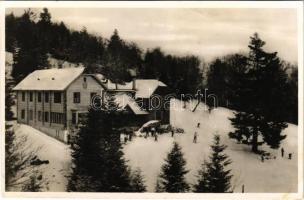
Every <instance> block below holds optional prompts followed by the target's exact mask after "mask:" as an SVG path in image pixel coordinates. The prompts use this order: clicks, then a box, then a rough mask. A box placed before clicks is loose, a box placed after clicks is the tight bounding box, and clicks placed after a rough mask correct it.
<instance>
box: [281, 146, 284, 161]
mask: <svg viewBox="0 0 304 200" xmlns="http://www.w3.org/2000/svg"><path fill="white" fill-rule="evenodd" d="M281 156H282V158H283V157H284V148H283V147H282V148H281Z"/></svg>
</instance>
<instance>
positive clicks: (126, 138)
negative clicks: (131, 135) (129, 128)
mask: <svg viewBox="0 0 304 200" xmlns="http://www.w3.org/2000/svg"><path fill="white" fill-rule="evenodd" d="M127 142H128V137H127V135H125V144H127Z"/></svg>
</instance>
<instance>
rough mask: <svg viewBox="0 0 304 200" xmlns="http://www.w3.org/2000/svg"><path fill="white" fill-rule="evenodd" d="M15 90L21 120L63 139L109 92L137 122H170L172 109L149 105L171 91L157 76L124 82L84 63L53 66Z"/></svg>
mask: <svg viewBox="0 0 304 200" xmlns="http://www.w3.org/2000/svg"><path fill="white" fill-rule="evenodd" d="M13 90H14V91H15V92H16V99H17V104H16V105H17V121H18V123H23V124H28V125H30V126H32V127H34V128H36V129H38V130H40V131H42V132H44V133H46V134H48V135H50V136H52V137H54V138H56V139H58V140H60V141H63V142H67V141H68V140H69V138H70V136H71V134H72V133H73V130H75V127H77V126H78V124H79V122H80V121H81V119H82V117H85V115H86V113H87V112H88V109H89V107H90V105H91V102H92V98H94V96H96V95H99V96H100V97H102V98H100V100H101V101H104V96H105V95H106V94H109V93H112V94H114V95H115V99H116V101H117V103H118V104H119V105H120V107H121V108H122V109H124V111H125V113H126V115H125V116H126V117H128V118H129V119H130V117H132V119H134V120H133V121H134V125H135V124H137V125H140V124H143V123H145V122H147V121H149V120H160V121H161V122H162V123H163V124H166V123H169V109H165V108H164V107H161V108H157V109H153V107H152V108H151V107H149V105H150V103H149V101H150V100H151V97H152V95H154V94H155V95H158V96H164V95H166V94H168V88H167V86H166V85H165V84H164V83H162V82H161V81H158V80H155V79H134V80H133V81H131V82H127V83H125V84H123V85H122V84H115V83H112V82H111V81H109V80H106V79H105V78H104V77H103V76H102V75H101V74H86V73H84V68H83V67H77V68H63V69H57V68H52V69H45V70H36V71H34V72H32V73H31V74H29V75H28V76H27V77H25V78H24V79H23V80H22V81H21V82H20V83H19V84H17V85H16V86H15V88H14V89H13ZM138 102H141V103H140V104H138ZM162 104H163V102H162ZM128 121H130V120H128ZM131 121H132V120H131Z"/></svg>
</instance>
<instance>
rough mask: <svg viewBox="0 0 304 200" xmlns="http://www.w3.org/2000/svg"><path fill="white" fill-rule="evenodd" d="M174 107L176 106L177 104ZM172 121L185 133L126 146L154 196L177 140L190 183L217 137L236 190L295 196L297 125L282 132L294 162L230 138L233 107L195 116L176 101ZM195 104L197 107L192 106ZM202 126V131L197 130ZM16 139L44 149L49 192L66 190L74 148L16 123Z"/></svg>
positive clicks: (201, 109)
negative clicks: (21, 137) (263, 155)
mask: <svg viewBox="0 0 304 200" xmlns="http://www.w3.org/2000/svg"><path fill="white" fill-rule="evenodd" d="M173 104H175V105H173ZM171 105H172V107H171V108H172V110H171V123H172V125H173V126H175V127H180V128H183V129H184V130H185V133H184V134H175V136H174V138H172V137H171V134H169V133H167V134H163V135H160V136H159V138H158V142H155V141H154V138H151V137H150V138H147V139H145V138H143V137H136V138H133V140H132V142H129V143H128V144H127V145H125V146H124V153H125V157H126V159H127V160H128V164H129V165H130V166H131V168H132V169H136V168H137V167H139V168H140V169H141V170H142V174H143V175H144V178H145V181H146V185H147V187H148V191H149V192H154V187H155V182H156V178H157V175H158V174H159V172H160V168H161V165H162V164H163V163H164V158H165V157H166V155H167V153H168V152H169V151H170V150H171V147H172V144H173V141H177V142H178V143H179V144H180V145H181V146H182V151H183V152H184V157H185V159H186V161H187V169H188V170H190V172H189V173H188V174H187V177H186V178H187V180H188V181H189V183H191V184H193V183H195V181H196V175H197V171H198V169H199V168H200V164H201V163H202V161H203V159H205V158H207V157H208V155H209V149H210V144H211V142H212V138H213V134H214V133H216V132H217V133H218V134H220V135H221V139H222V143H224V144H226V145H228V148H227V150H226V153H227V154H228V155H229V156H230V158H231V160H232V161H233V163H232V165H231V168H232V172H233V174H234V179H233V185H235V190H234V192H241V187H242V185H243V184H244V185H245V192H296V189H297V126H295V125H292V124H289V126H288V128H287V129H285V130H284V134H287V138H286V139H285V140H284V141H283V143H282V145H283V147H284V149H285V152H286V153H289V152H292V153H293V159H292V160H288V159H287V158H286V157H285V158H281V157H280V155H279V153H280V152H279V150H271V149H269V148H268V147H266V146H265V147H263V149H265V150H268V151H270V152H272V154H273V155H276V156H277V159H271V160H265V162H264V163H262V162H261V161H260V157H259V156H257V155H255V154H253V153H251V152H250V148H249V147H248V146H246V145H241V144H237V143H236V142H235V141H234V140H231V139H229V138H228V136H227V133H228V132H229V131H231V130H232V127H231V125H230V121H229V119H228V118H229V117H231V116H233V113H232V111H231V110H229V109H225V108H217V109H216V110H213V111H212V112H211V114H209V113H208V111H205V110H204V106H203V105H200V106H199V107H198V109H197V111H196V112H195V113H193V112H191V108H190V107H191V106H190V105H188V106H187V109H183V108H182V103H181V102H179V101H178V100H173V101H172V102H171ZM192 106H193V105H192ZM198 122H200V123H201V125H200V127H201V128H196V125H197V123H198ZM15 130H16V134H17V135H23V134H25V135H27V136H28V138H29V140H28V142H29V143H31V146H32V148H33V149H35V148H38V147H41V150H40V151H39V155H38V156H39V158H40V159H41V160H49V161H50V163H49V164H48V165H42V169H43V172H44V176H45V177H46V178H47V180H48V182H49V186H48V187H49V188H48V191H65V188H66V183H67V178H66V175H67V174H68V171H69V168H70V160H71V157H70V149H69V147H68V146H67V145H65V144H63V143H61V142H59V141H57V140H55V139H53V138H51V137H49V136H47V135H45V134H43V133H41V132H39V131H38V130H36V129H33V128H31V127H29V126H27V125H20V124H16V125H15ZM195 131H197V132H198V143H197V144H193V143H192V140H193V134H194V132H195Z"/></svg>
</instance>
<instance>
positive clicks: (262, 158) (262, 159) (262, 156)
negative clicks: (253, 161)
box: [261, 154, 264, 162]
mask: <svg viewBox="0 0 304 200" xmlns="http://www.w3.org/2000/svg"><path fill="white" fill-rule="evenodd" d="M261 161H262V162H264V155H263V154H262V155H261Z"/></svg>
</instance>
